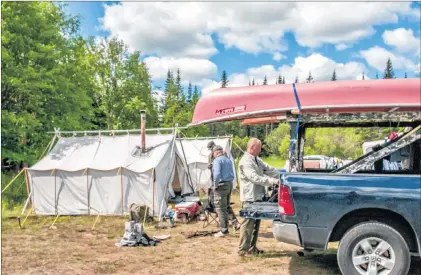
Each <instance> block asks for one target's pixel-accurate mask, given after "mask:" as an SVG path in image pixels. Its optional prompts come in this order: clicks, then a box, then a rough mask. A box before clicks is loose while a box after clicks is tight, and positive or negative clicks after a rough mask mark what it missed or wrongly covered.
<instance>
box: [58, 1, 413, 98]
mask: <svg viewBox="0 0 421 275" xmlns="http://www.w3.org/2000/svg"><path fill="white" fill-rule="evenodd" d="M67 5H68V6H67V8H66V9H67V11H68V12H69V13H70V14H72V15H79V16H80V17H81V33H82V35H83V36H85V37H88V36H93V37H96V38H97V39H101V38H104V37H114V36H118V37H119V38H120V39H122V40H123V41H124V42H125V44H126V45H128V47H129V50H130V51H134V50H138V51H140V52H141V53H142V56H141V61H143V62H145V63H146V65H147V66H148V68H149V72H150V74H151V76H152V81H153V86H154V89H157V90H159V89H160V87H163V84H164V80H165V77H166V74H167V71H168V69H171V70H174V71H175V70H177V68H180V71H181V78H182V80H183V81H184V83H183V84H184V85H187V83H188V82H189V81H191V83H192V84H193V85H197V86H199V87H200V88H201V90H202V93H207V92H210V91H212V90H214V89H216V88H218V87H220V79H221V74H222V71H223V70H226V72H227V74H228V79H229V86H243V85H248V84H249V81H252V80H253V79H255V81H256V83H257V84H262V83H263V79H264V77H265V75H266V77H267V79H268V84H275V82H276V79H277V78H278V76H279V75H282V76H283V77H285V81H286V83H292V82H293V81H294V80H295V78H296V77H298V79H299V81H300V82H304V81H305V79H306V78H307V76H308V75H309V72H311V74H312V76H313V78H314V81H325V80H330V78H331V77H332V73H333V71H334V70H335V71H336V76H337V78H338V79H339V80H340V79H361V77H362V74H364V76H365V79H372V78H375V77H376V74H378V75H379V77H380V78H381V77H382V76H383V72H384V69H385V66H386V62H387V59H388V58H390V59H391V60H392V63H393V66H394V70H395V76H396V77H398V78H400V77H404V74H405V73H407V75H408V77H416V76H417V75H418V73H419V70H420V14H421V11H420V3H419V2H418V3H417V2H413V3H410V2H352V3H349V2H342V3H341V2H320V3H317V2H277V3H276V2H266V3H264V2H68V3H67Z"/></svg>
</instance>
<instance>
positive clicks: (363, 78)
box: [361, 72, 365, 80]
mask: <svg viewBox="0 0 421 275" xmlns="http://www.w3.org/2000/svg"><path fill="white" fill-rule="evenodd" d="M361 79H362V80H365V73H364V72H363V77H362V78H361Z"/></svg>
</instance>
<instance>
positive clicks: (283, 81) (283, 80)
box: [282, 76, 285, 84]
mask: <svg viewBox="0 0 421 275" xmlns="http://www.w3.org/2000/svg"><path fill="white" fill-rule="evenodd" d="M282 84H285V76H284V77H282Z"/></svg>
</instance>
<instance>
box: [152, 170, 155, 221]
mask: <svg viewBox="0 0 421 275" xmlns="http://www.w3.org/2000/svg"><path fill="white" fill-rule="evenodd" d="M152 179H153V182H152V216H153V215H155V168H154V169H152Z"/></svg>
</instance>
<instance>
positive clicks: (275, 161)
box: [262, 156, 286, 168]
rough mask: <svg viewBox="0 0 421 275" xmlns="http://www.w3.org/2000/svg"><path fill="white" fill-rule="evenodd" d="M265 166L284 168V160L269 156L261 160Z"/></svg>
mask: <svg viewBox="0 0 421 275" xmlns="http://www.w3.org/2000/svg"><path fill="white" fill-rule="evenodd" d="M262 159H263V160H264V161H265V162H266V163H267V164H269V165H271V166H273V167H275V168H283V167H284V166H285V162H286V161H285V160H283V159H280V158H278V157H276V156H269V157H264V158H262Z"/></svg>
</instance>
